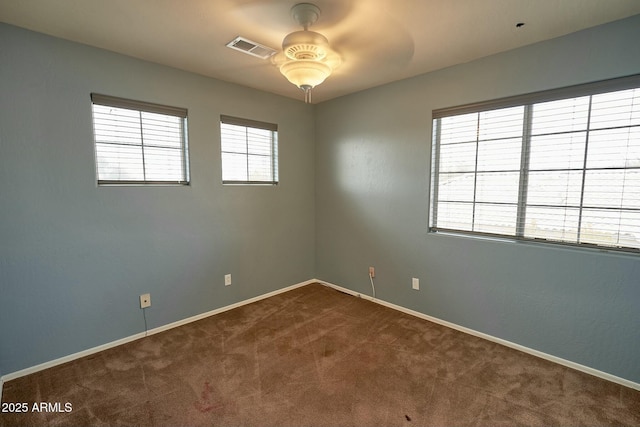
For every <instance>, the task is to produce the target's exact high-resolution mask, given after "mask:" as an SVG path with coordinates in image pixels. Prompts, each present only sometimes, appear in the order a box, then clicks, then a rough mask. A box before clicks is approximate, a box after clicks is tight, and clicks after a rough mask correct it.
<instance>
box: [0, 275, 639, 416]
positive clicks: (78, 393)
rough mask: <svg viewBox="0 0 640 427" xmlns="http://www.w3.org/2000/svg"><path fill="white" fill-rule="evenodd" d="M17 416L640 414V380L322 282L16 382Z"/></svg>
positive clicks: (7, 388) (8, 391)
mask: <svg viewBox="0 0 640 427" xmlns="http://www.w3.org/2000/svg"><path fill="white" fill-rule="evenodd" d="M3 402H27V403H28V404H29V407H30V410H31V406H32V405H33V402H51V403H54V402H59V403H60V407H61V409H62V410H64V405H65V403H71V406H72V411H71V412H66V413H65V412H63V413H39V412H35V413H33V412H30V413H27V414H7V413H2V414H1V415H0V417H1V418H0V424H2V425H6V426H10V425H96V426H102V425H118V426H124V425H136V426H137V425H153V426H161V425H166V426H177V425H203V426H213V425H225V426H376V425H380V426H427V425H436V426H448V425H455V426H467V425H469V426H483V425H487V426H499V425H507V426H513V425H532V426H533V425H545V426H560V425H569V426H578V425H580V426H583V425H594V426H596V425H597V426H603V425H640V392H639V391H635V390H632V389H629V388H626V387H622V386H620V385H617V384H613V383H610V382H607V381H604V380H600V379H598V378H595V377H592V376H590V375H586V374H583V373H580V372H577V371H574V370H571V369H568V368H565V367H563V366H559V365H556V364H553V363H550V362H547V361H545V360H542V359H538V358H536V357H533V356H529V355H527V354H524V353H521V352H518V351H515V350H512V349H509V348H506V347H503V346H501V345H498V344H495V343H492V342H489V341H485V340H482V339H479V338H476V337H473V336H469V335H466V334H463V333H460V332H457V331H454V330H451V329H448V328H445V327H442V326H439V325H436V324H433V323H430V322H427V321H424V320H420V319H417V318H414V317H411V316H408V315H405V314H403V313H399V312H397V311H394V310H391V309H388V308H385V307H382V306H380V305H378V304H374V303H372V302H369V301H366V300H362V299H358V298H355V297H352V296H348V295H345V294H342V293H340V292H337V291H335V290H332V289H330V288H326V287H324V286H321V285H309V286H305V287H302V288H299V289H296V290H293V291H290V292H286V293H283V294H280V295H277V296H274V297H271V298H269V299H266V300H262V301H259V302H257V303H253V304H250V305H247V306H244V307H241V308H238V309H235V310H231V311H228V312H225V313H222V314H219V315H216V316H212V317H209V318H207V319H204V320H201V321H198V322H194V323H191V324H189V325H186V326H182V327H179V328H175V329H172V330H169V331H166V332H163V333H160V334H156V335H153V336H150V337H147V338H144V339H141V340H138V341H135V342H132V343H129V344H126V345H123V346H120V347H117V348H114V349H110V350H107V351H104V352H101V353H97V354H94V355H92V356H88V357H85V358H83V359H79V360H76V361H73V362H70V363H67V364H64V365H60V366H57V367H54V368H51V369H48V370H45V371H41V372H38V373H35V374H32V375H29V376H26V377H23V378H19V379H15V380H12V381H9V382H7V383H6V384H5V385H4V393H3Z"/></svg>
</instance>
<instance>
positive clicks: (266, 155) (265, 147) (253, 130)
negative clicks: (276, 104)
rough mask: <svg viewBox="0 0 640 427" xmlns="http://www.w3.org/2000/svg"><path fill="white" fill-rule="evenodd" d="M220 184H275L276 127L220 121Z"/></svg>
mask: <svg viewBox="0 0 640 427" xmlns="http://www.w3.org/2000/svg"><path fill="white" fill-rule="evenodd" d="M220 134H221V135H220V136H221V138H220V139H221V153H222V183H223V184H271V185H275V184H277V183H278V126H277V125H275V124H271V123H264V122H258V121H255V120H248V119H241V118H237V117H230V116H221V117H220Z"/></svg>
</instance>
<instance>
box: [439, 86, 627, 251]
mask: <svg viewBox="0 0 640 427" xmlns="http://www.w3.org/2000/svg"><path fill="white" fill-rule="evenodd" d="M429 226H430V231H433V232H443V231H444V232H456V233H471V234H476V235H486V236H509V237H512V238H516V239H522V240H542V241H548V242H554V243H564V244H572V245H580V246H594V247H599V248H610V249H619V250H625V251H636V252H638V251H640V76H631V77H626V78H621V79H615V80H610V81H606V82H597V83H592V84H588V85H581V86H577V87H572V88H564V89H560V90H553V91H546V92H542V93H536V94H530V95H524V96H520V97H514V98H508V99H503V100H497V101H490V102H486V103H481V104H475V105H470V106H462V107H454V108H450V109H443V110H435V111H434V112H433V146H432V174H431V213H430V224H429Z"/></svg>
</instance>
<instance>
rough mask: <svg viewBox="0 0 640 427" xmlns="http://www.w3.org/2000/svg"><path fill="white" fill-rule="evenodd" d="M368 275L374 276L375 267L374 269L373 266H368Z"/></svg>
mask: <svg viewBox="0 0 640 427" xmlns="http://www.w3.org/2000/svg"><path fill="white" fill-rule="evenodd" d="M369 276H371V277H376V269H375V267H369Z"/></svg>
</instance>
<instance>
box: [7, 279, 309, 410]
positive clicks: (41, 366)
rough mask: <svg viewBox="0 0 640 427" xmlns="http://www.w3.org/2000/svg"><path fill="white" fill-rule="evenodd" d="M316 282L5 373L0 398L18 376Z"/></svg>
mask: <svg viewBox="0 0 640 427" xmlns="http://www.w3.org/2000/svg"><path fill="white" fill-rule="evenodd" d="M316 282H318V281H317V280H307V281H305V282H300V283H297V284H295V285H291V286H288V287H286V288H282V289H278V290H276V291H273V292H269V293H266V294H263V295H259V296H257V297H254V298H249V299H247V300H244V301H240V302H237V303H234V304H231V305H227V306H224V307H221V308H217V309H215V310H211V311H208V312H206V313H202V314H198V315H196V316H192V317H189V318H187V319H183V320H178V321H177V322H173V323H169V324H167V325H164V326H160V327H157V328H153V329H150V330H148V331H146V332H140V333H137V334H135V335H131V336H128V337H125V338H122V339H119V340H116V341H112V342H109V343H106V344H102V345H99V346H97V347H93V348H89V349H87V350H83V351H79V352H77V353H73V354H70V355H68V356H64V357H60V358H58V359H55V360H51V361H49V362H45V363H41V364H39V365H36V366H32V367H30V368H25V369H21V370H19V371H16V372H12V373H9V374H6V375H3V376H2V377H0V399H2V384H3V383H4V382H5V381H11V380H13V379H16V378H20V377H24V376H25V375H29V374H33V373H35V372H38V371H42V370H44V369H48V368H52V367H54V366H57V365H61V364H63V363H67V362H71V361H73V360H76V359H80V358H81V357H85V356H89V355H91V354H94V353H98V352H100V351H104V350H107V349H110V348H113V347H117V346H119V345H122V344H126V343H128V342H131V341H135V340H138V339H140V338H144V337H145V336H148V335H153V334H157V333H159V332H162V331H166V330H168V329H172V328H176V327H178V326H182V325H186V324H187V323H191V322H195V321H197V320H201V319H204V318H205V317H209V316H213V315H215V314H218V313H222V312H225V311H229V310H233V309H234V308H237V307H241V306H243V305H247V304H251V303H253V302H256V301H260V300H262V299H265V298H269V297H272V296H274V295H278V294H281V293H283V292H287V291H290V290H293V289H296V288H299V287H302V286H306V285H309V284H311V283H316Z"/></svg>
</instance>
